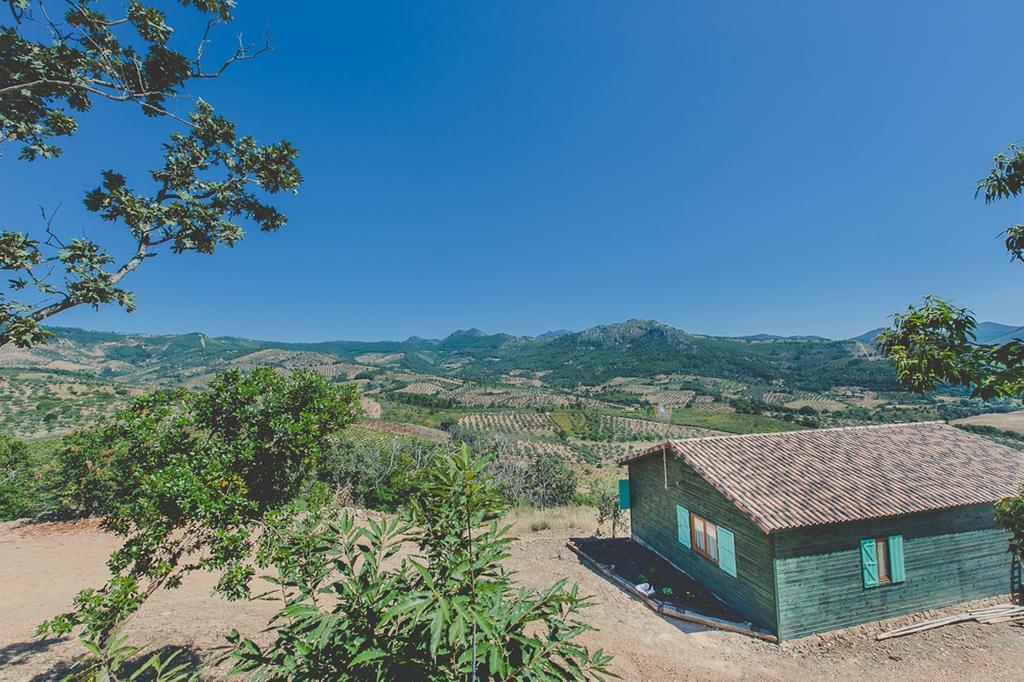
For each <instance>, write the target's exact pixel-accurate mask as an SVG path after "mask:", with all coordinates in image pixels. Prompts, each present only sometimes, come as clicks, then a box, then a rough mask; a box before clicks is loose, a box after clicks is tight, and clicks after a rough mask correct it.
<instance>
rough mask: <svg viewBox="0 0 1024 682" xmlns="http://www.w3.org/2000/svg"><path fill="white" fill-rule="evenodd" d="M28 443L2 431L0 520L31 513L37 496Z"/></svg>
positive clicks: (0, 443)
mask: <svg viewBox="0 0 1024 682" xmlns="http://www.w3.org/2000/svg"><path fill="white" fill-rule="evenodd" d="M31 464H32V460H31V457H30V455H29V450H28V446H27V445H26V444H25V443H23V442H22V441H20V440H18V439H17V438H15V437H14V436H11V435H9V434H6V433H0V520H3V521H7V520H9V519H18V518H22V517H24V516H28V515H29V513H30V512H29V510H30V509H31V508H32V505H33V502H34V499H33V497H34V496H33V495H32V491H33V488H34V486H33V485H32V471H31Z"/></svg>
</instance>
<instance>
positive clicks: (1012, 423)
mask: <svg viewBox="0 0 1024 682" xmlns="http://www.w3.org/2000/svg"><path fill="white" fill-rule="evenodd" d="M953 423H954V424H981V425H983V426H994V427H995V428H997V429H1002V430H1003V431H1017V432H1018V433H1024V410H1020V411H1018V412H995V413H992V414H979V415H975V416H973V417H965V418H963V419H957V420H956V421H955V422H953Z"/></svg>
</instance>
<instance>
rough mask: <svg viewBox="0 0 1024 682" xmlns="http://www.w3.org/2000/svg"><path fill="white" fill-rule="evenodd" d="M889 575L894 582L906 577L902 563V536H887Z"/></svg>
mask: <svg viewBox="0 0 1024 682" xmlns="http://www.w3.org/2000/svg"><path fill="white" fill-rule="evenodd" d="M889 575H890V576H891V580H892V581H893V582H894V583H901V582H903V581H904V580H906V579H907V574H906V569H905V568H904V565H903V536H902V535H890V536H889Z"/></svg>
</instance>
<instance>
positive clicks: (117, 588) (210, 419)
mask: <svg viewBox="0 0 1024 682" xmlns="http://www.w3.org/2000/svg"><path fill="white" fill-rule="evenodd" d="M357 408H358V393H357V392H356V390H355V388H354V387H353V386H351V385H346V386H332V385H330V384H328V383H327V382H326V381H325V380H324V379H323V378H321V377H319V376H317V375H315V374H313V373H310V372H296V373H294V374H292V375H290V376H282V375H280V374H278V373H276V372H275V371H274V370H272V369H259V370H256V371H254V372H252V373H251V374H247V375H246V374H241V373H239V372H234V371H232V372H226V373H224V374H220V375H217V376H216V377H215V378H214V379H213V380H212V381H211V382H210V385H209V388H208V389H207V390H204V391H188V390H184V389H182V390H176V391H164V392H158V393H155V394H152V395H150V396H146V397H143V398H139V399H137V400H135V401H134V402H133V403H132V404H131V406H130V407H128V408H127V409H125V410H123V411H121V412H120V413H119V414H118V415H117V418H116V419H115V420H113V421H111V422H109V423H107V424H105V425H103V426H101V427H99V428H97V429H94V430H91V431H85V432H81V433H79V434H77V435H75V436H73V437H71V438H69V439H68V446H67V448H66V449H65V450H64V452H63V453H62V454H61V455H60V480H62V481H65V482H66V488H65V490H64V491H63V494H64V495H65V497H66V499H67V500H68V502H69V504H70V505H71V506H72V507H73V508H75V509H77V510H79V511H82V512H87V513H95V514H99V515H100V516H102V527H103V528H104V529H105V530H108V531H110V532H113V533H114V534H116V535H119V536H121V537H122V538H124V544H123V545H122V546H121V547H120V548H119V549H117V550H116V551H115V552H114V553H113V554H112V555H111V556H110V559H109V561H108V566H109V567H110V570H111V578H110V580H109V581H108V583H107V584H106V585H104V586H103V587H101V588H99V589H97V590H83V591H82V592H80V593H79V594H78V596H77V597H76V598H75V608H74V609H73V610H72V611H70V612H68V613H64V614H61V615H60V616H58V617H56V618H54V619H53V620H51V621H48V622H46V623H43V624H42V625H41V626H40V631H41V632H43V633H52V634H63V633H67V632H69V631H71V630H72V629H73V628H74V627H76V626H78V625H83V626H85V627H84V629H83V632H82V637H83V639H84V640H85V641H87V642H88V643H89V644H90V645H91V646H92V647H94V648H102V647H103V646H104V645H105V644H106V640H107V638H108V637H109V635H110V634H111V633H112V632H113V631H114V629H115V627H116V626H117V625H118V623H119V622H121V621H122V620H123V618H124V617H126V616H127V615H128V614H130V613H132V612H133V611H134V610H135V609H137V608H138V606H139V605H140V604H141V603H142V601H143V599H144V597H145V595H148V594H151V593H152V591H153V590H155V589H157V588H159V587H162V586H163V587H176V586H177V585H178V584H179V582H180V580H181V578H182V576H183V574H184V573H186V572H188V571H191V570H196V569H206V570H216V571H220V572H221V578H220V581H219V583H218V585H217V590H218V591H219V592H220V593H221V594H223V595H224V596H226V597H228V598H242V597H244V596H246V595H247V594H248V581H249V579H250V578H251V577H252V575H253V574H254V569H253V568H252V566H251V565H250V554H251V550H250V546H251V537H252V533H253V530H254V529H255V528H256V527H258V525H259V524H260V523H261V521H262V520H263V518H264V517H265V515H266V514H267V513H268V512H270V511H272V510H274V509H277V508H280V507H282V506H285V505H287V504H289V503H290V502H291V501H292V500H293V499H294V498H295V497H296V496H297V495H298V494H299V493H300V492H302V491H303V490H306V489H308V485H309V483H310V480H311V478H312V473H313V471H314V470H315V467H316V464H317V463H318V461H319V459H320V456H321V453H322V452H323V450H324V449H325V447H326V445H327V443H328V441H329V439H330V437H331V436H332V435H333V434H335V433H336V432H338V431H339V430H340V429H342V428H344V427H345V426H346V425H347V424H349V423H350V422H351V421H352V420H353V419H354V417H355V414H356V411H357ZM197 557H198V558H197ZM143 580H145V581H146V583H147V584H146V585H144V586H143V585H141V583H140V581H143Z"/></svg>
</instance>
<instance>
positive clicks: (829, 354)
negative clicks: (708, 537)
mask: <svg viewBox="0 0 1024 682" xmlns="http://www.w3.org/2000/svg"><path fill="white" fill-rule="evenodd" d="M52 331H53V332H54V333H55V334H56V335H57V339H56V340H55V341H54V342H53V343H51V344H50V345H49V346H45V347H42V348H39V349H34V350H32V351H18V350H15V349H11V350H7V349H5V350H4V351H0V366H6V367H47V368H50V369H65V370H70V371H86V370H92V371H95V372H96V373H99V374H100V375H102V376H105V377H108V378H112V379H118V380H122V381H128V382H145V383H157V384H164V383H168V384H188V383H190V382H192V381H194V380H198V379H201V378H202V377H203V376H204V375H207V374H209V373H210V372H213V371H218V370H221V369H226V368H229V367H233V366H246V365H248V364H251V362H250V361H259V362H258V363H257V364H268V363H266V362H262V361H261V356H260V355H259V354H260V353H263V354H264V355H265V354H266V353H267V352H268V351H274V350H276V351H287V352H288V353H289V354H290V357H291V362H292V363H293V364H303V365H312V366H320V367H323V368H324V371H331V372H334V373H343V374H355V373H358V371H360V369H365V368H368V367H374V366H381V365H387V366H390V367H395V368H400V369H404V370H408V371H412V372H421V373H425V374H434V375H439V376H448V377H453V378H461V379H469V380H483V381H487V380H495V379H498V378H499V377H500V376H501V375H503V374H508V373H509V372H512V371H528V372H545V373H546V381H547V382H548V383H551V384H553V385H557V386H561V387H565V388H571V387H575V386H577V385H583V386H595V385H598V384H601V383H603V382H605V381H608V380H610V379H613V378H614V377H616V376H635V377H654V376H657V375H661V374H695V375H700V376H709V377H715V378H722V379H732V380H737V381H744V382H752V383H771V382H773V381H783V382H785V383H786V384H788V385H790V386H791V387H793V388H797V389H805V390H827V389H829V388H833V387H835V386H844V385H857V386H863V387H866V388H870V389H875V390H889V389H896V388H897V386H896V384H895V381H894V378H893V376H892V373H891V372H890V371H889V369H888V366H887V365H886V364H885V363H884V362H879V361H878V359H877V358H875V357H871V356H870V355H868V356H865V354H864V353H863V351H862V349H861V348H860V347H859V346H858V345H857V344H855V343H853V342H850V341H832V340H827V339H822V338H819V337H805V338H781V337H771V336H767V335H765V336H758V337H756V338H728V337H714V336H704V335H698V334H691V333H688V332H685V331H682V330H679V329H675V328H673V327H669V326H666V325H663V324H660V323H657V322H652V321H645V320H631V321H629V322H623V323H618V324H611V325H602V326H598V327H593V328H591V329H586V330H584V331H581V332H558V333H553V334H545V335H542V336H541V337H537V338H532V337H522V336H510V335H508V334H485V333H483V332H481V331H479V330H477V329H470V330H460V331H456V332H454V333H452V334H451V335H449V336H447V337H445V338H443V339H421V338H418V337H413V338H410V339H407V340H405V341H376V342H363V341H326V342H319V343H282V342H275V341H257V340H252V339H241V338H234V337H208V336H205V335H203V334H199V333H193V334H182V335H176V336H144V335H134V334H113V333H110V332H93V331H86V330H82V329H71V328H53V329H52ZM280 357H281V358H284V357H285V356H280Z"/></svg>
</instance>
